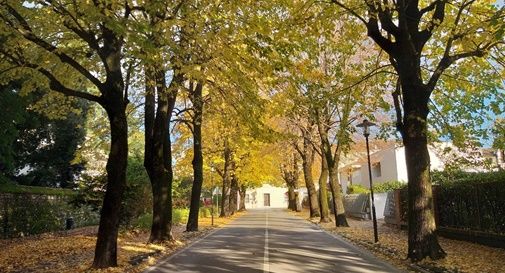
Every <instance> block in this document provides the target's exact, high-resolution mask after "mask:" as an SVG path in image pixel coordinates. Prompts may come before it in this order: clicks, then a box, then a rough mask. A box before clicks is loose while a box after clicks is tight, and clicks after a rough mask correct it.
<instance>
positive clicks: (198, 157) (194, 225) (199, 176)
mask: <svg viewBox="0 0 505 273" xmlns="http://www.w3.org/2000/svg"><path fill="white" fill-rule="evenodd" d="M202 90H203V84H202V83H201V82H198V83H197V84H196V88H195V89H194V90H193V92H192V93H193V94H192V96H191V101H192V104H193V122H192V125H193V162H192V164H193V187H192V188H191V203H190V207H189V217H188V224H187V225H186V231H198V215H199V212H200V195H201V194H202V184H203V152H202V118H203V97H202Z"/></svg>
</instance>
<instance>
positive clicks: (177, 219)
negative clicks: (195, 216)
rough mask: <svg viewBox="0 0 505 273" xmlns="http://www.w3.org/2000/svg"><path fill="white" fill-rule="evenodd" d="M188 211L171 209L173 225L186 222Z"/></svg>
mask: <svg viewBox="0 0 505 273" xmlns="http://www.w3.org/2000/svg"><path fill="white" fill-rule="evenodd" d="M188 216H189V209H173V210H172V222H173V223H174V224H184V223H186V222H187V221H188Z"/></svg>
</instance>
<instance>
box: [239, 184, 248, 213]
mask: <svg viewBox="0 0 505 273" xmlns="http://www.w3.org/2000/svg"><path fill="white" fill-rule="evenodd" d="M246 191H247V187H246V186H245V185H244V183H242V185H240V188H239V194H240V205H239V209H238V211H246V207H245V195H246Z"/></svg>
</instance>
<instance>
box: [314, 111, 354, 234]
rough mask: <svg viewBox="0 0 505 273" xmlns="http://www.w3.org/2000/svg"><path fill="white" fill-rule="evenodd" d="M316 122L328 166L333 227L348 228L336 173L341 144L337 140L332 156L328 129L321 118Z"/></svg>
mask: <svg viewBox="0 0 505 273" xmlns="http://www.w3.org/2000/svg"><path fill="white" fill-rule="evenodd" d="M317 120H318V124H317V127H318V131H319V136H320V137H321V148H322V151H321V152H322V154H323V155H324V156H325V159H326V163H327V164H328V175H329V180H330V191H331V195H332V205H333V214H334V216H335V225H336V226H337V227H348V226H349V224H348V223H347V218H346V216H345V209H344V202H343V195H342V190H341V187H340V183H339V181H338V171H337V170H338V162H339V158H340V151H341V147H342V146H341V145H342V143H341V140H340V139H338V141H339V143H338V145H337V148H336V150H335V154H334V155H333V154H332V150H331V145H330V141H329V139H328V130H329V128H328V127H327V125H325V124H323V121H322V119H321V117H318V118H317ZM341 123H342V121H341ZM341 130H343V128H340V129H339V131H341ZM337 138H338V137H337Z"/></svg>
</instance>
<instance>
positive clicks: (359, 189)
mask: <svg viewBox="0 0 505 273" xmlns="http://www.w3.org/2000/svg"><path fill="white" fill-rule="evenodd" d="M369 192H370V190H368V189H367V188H365V187H364V186H362V185H359V184H354V185H349V186H347V194H361V193H369Z"/></svg>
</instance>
